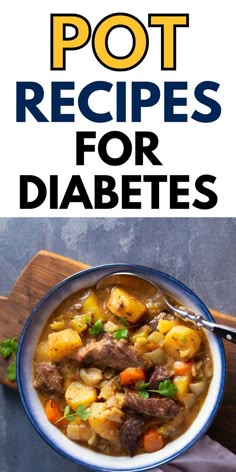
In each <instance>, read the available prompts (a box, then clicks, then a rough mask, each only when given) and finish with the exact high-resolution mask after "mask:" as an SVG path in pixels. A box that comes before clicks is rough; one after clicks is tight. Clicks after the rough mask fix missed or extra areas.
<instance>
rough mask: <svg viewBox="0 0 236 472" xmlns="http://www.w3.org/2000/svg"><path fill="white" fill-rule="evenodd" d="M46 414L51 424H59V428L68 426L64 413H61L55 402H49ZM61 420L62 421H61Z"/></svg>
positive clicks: (46, 405)
mask: <svg viewBox="0 0 236 472" xmlns="http://www.w3.org/2000/svg"><path fill="white" fill-rule="evenodd" d="M45 413H46V415H47V419H48V421H50V423H53V424H55V423H57V422H58V423H57V425H58V426H67V424H68V421H67V420H66V419H65V418H63V413H62V412H61V410H60V408H59V406H58V404H57V402H55V400H52V399H50V400H48V401H47V402H46V404H45ZM59 420H60V421H59Z"/></svg>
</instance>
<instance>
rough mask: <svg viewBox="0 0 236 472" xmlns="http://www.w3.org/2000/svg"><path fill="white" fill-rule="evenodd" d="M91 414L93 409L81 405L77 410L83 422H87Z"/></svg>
mask: <svg viewBox="0 0 236 472" xmlns="http://www.w3.org/2000/svg"><path fill="white" fill-rule="evenodd" d="M90 414H91V408H88V407H87V405H84V404H82V405H79V406H78V408H77V410H76V415H77V416H79V417H80V419H81V420H82V421H87V419H88V418H89V416H90Z"/></svg>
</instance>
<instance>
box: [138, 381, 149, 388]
mask: <svg viewBox="0 0 236 472" xmlns="http://www.w3.org/2000/svg"><path fill="white" fill-rule="evenodd" d="M135 387H136V388H137V389H138V390H145V389H146V388H148V387H149V382H136V384H135Z"/></svg>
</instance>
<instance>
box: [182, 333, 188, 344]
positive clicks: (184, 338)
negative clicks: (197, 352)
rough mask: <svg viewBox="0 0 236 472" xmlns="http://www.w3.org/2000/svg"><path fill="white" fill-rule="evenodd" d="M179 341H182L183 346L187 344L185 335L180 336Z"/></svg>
mask: <svg viewBox="0 0 236 472" xmlns="http://www.w3.org/2000/svg"><path fill="white" fill-rule="evenodd" d="M181 341H182V343H183V344H187V338H186V336H185V334H184V335H183V336H182V338H181Z"/></svg>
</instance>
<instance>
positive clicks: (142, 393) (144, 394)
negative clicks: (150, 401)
mask: <svg viewBox="0 0 236 472" xmlns="http://www.w3.org/2000/svg"><path fill="white" fill-rule="evenodd" d="M138 394H139V396H140V398H143V399H144V400H146V398H149V392H148V390H139V392H138Z"/></svg>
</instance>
